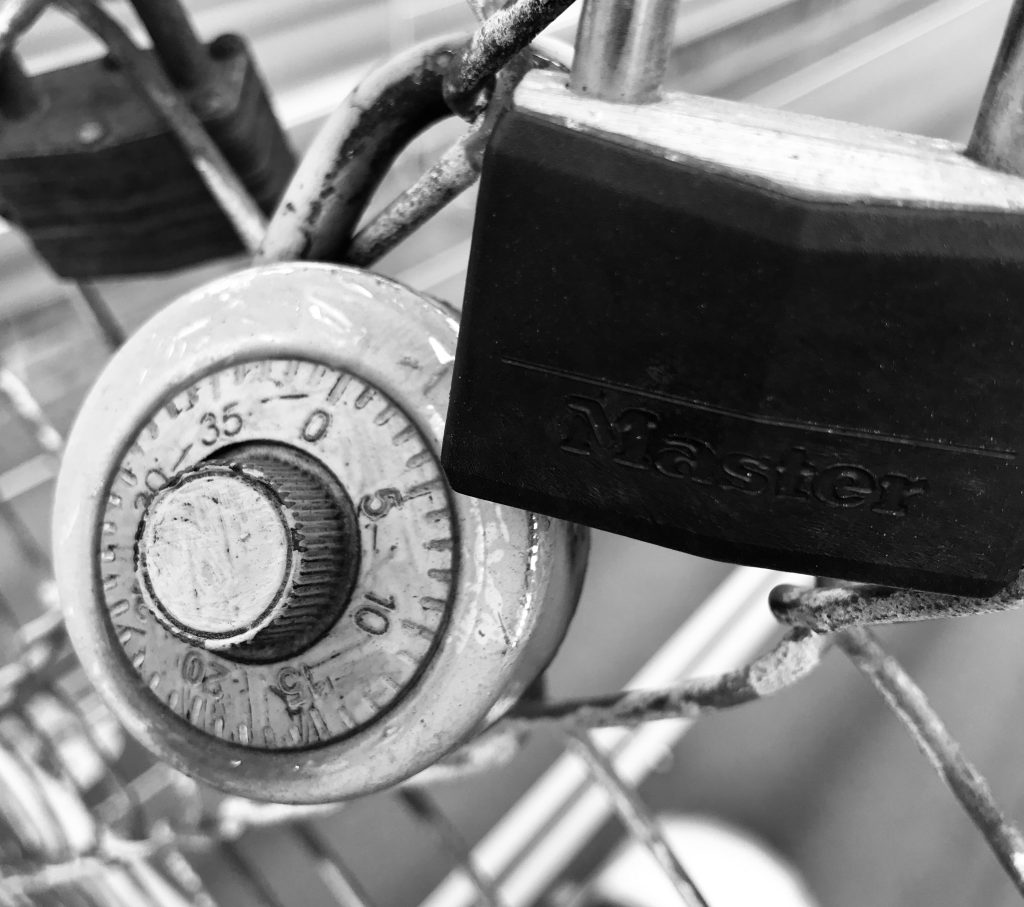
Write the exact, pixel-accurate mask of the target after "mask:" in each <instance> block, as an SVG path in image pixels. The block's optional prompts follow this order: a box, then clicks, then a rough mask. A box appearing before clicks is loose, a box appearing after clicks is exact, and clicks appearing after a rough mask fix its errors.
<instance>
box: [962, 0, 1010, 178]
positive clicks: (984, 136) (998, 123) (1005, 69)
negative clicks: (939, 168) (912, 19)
mask: <svg viewBox="0 0 1024 907" xmlns="http://www.w3.org/2000/svg"><path fill="white" fill-rule="evenodd" d="M966 154H967V156H968V157H970V158H973V159H974V160H976V161H978V163H981V164H984V165H985V166H986V167H991V168H992V169H993V170H1001V171H1003V172H1004V173H1012V174H1015V175H1016V176H1024V0H1015V2H1014V4H1013V9H1011V10H1010V16H1009V19H1008V20H1007V23H1006V30H1005V31H1004V32H1003V40H1002V43H1001V44H1000V45H999V50H998V52H997V53H996V61H995V63H994V65H993V67H992V75H991V76H989V81H988V86H987V87H986V88H985V94H984V97H983V98H982V101H981V109H980V110H979V111H978V118H977V119H976V120H975V122H974V131H973V133H972V134H971V140H970V141H969V142H968V143H967V151H966Z"/></svg>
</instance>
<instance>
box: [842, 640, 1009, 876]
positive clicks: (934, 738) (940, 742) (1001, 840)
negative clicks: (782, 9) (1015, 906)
mask: <svg viewBox="0 0 1024 907" xmlns="http://www.w3.org/2000/svg"><path fill="white" fill-rule="evenodd" d="M836 645H837V646H838V647H839V648H840V649H842V650H843V652H845V653H846V654H847V655H848V656H849V657H850V660H851V661H852V662H853V663H854V665H856V666H857V668H858V669H859V670H860V671H861V673H863V674H864V676H865V677H867V678H868V680H870V681H871V683H872V684H874V686H875V689H876V690H878V692H879V693H881V695H882V698H883V699H884V700H885V701H886V703H887V704H888V706H889V707H890V708H891V709H892V710H893V711H894V712H895V713H896V715H897V716H898V717H899V719H900V721H902V722H903V724H904V726H905V727H906V728H907V730H908V731H909V732H910V735H911V736H912V737H913V738H914V742H915V743H917V746H918V748H919V749H920V750H921V752H922V753H924V755H925V756H926V757H927V759H928V761H929V762H930V763H931V764H932V768H934V769H935V771H936V772H937V773H938V774H939V777H941V778H942V780H943V781H945V782H946V785H947V786H948V787H949V789H950V790H951V791H952V792H953V796H955V797H956V799H957V800H958V801H959V802H960V805H961V806H962V807H963V808H964V811H965V812H966V813H967V815H968V816H970V818H971V820H972V821H973V822H974V824H975V825H976V826H977V827H978V830H979V831H980V832H981V834H982V835H983V837H984V838H985V840H986V841H987V842H988V845H989V847H991V848H992V851H993V853H995V855H996V859H997V860H999V863H1000V864H1001V865H1002V867H1003V869H1005V870H1006V873H1007V875H1009V877H1010V879H1011V880H1012V881H1013V884H1014V885H1016V887H1017V890H1018V891H1019V892H1020V893H1021V894H1022V895H1024V834H1021V831H1020V829H1019V828H1018V827H1017V826H1016V825H1014V824H1013V823H1012V822H1010V821H1009V820H1008V819H1007V818H1006V817H1005V816H1004V815H1003V813H1002V811H1001V810H1000V809H999V806H998V804H997V803H996V802H995V799H994V798H993V796H992V791H991V790H990V789H989V786H988V782H987V781H986V780H985V779H984V777H982V775H981V773H980V772H979V771H978V770H977V769H976V768H975V767H974V765H973V764H972V763H971V762H970V760H969V759H968V758H967V757H966V756H965V755H964V754H963V752H962V751H961V750H960V745H959V744H958V743H957V742H956V740H955V739H953V736H952V735H951V734H950V733H949V731H948V730H946V726H945V725H944V724H943V723H942V719H940V718H939V716H938V715H937V714H936V713H935V711H934V710H933V709H932V707H931V706H930V705H929V704H928V700H927V698H926V697H925V695H924V693H923V692H922V691H921V689H920V687H918V686H917V684H915V683H914V681H913V680H911V678H910V676H909V675H908V674H907V673H906V672H905V671H904V670H903V668H902V667H901V666H900V664H899V662H897V661H896V659H894V658H893V657H892V656H891V655H889V654H887V653H886V651H885V650H884V649H883V648H882V647H881V646H880V645H879V644H878V641H877V640H876V639H875V638H874V637H873V636H872V635H871V634H870V632H869V631H867V630H865V629H863V628H857V629H849V630H845V631H843V632H842V633H839V634H838V635H837V636H836Z"/></svg>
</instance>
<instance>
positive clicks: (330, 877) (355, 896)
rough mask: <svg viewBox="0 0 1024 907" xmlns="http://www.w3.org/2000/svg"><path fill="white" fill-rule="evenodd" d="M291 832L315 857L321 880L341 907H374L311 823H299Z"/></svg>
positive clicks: (349, 871)
mask: <svg viewBox="0 0 1024 907" xmlns="http://www.w3.org/2000/svg"><path fill="white" fill-rule="evenodd" d="M291 831H292V833H293V834H294V835H295V836H296V837H297V838H298V839H299V840H300V841H301V842H302V844H303V845H304V846H305V847H306V849H307V850H308V851H309V852H310V853H311V854H312V855H313V858H314V859H315V860H316V868H317V872H318V873H319V875H320V878H321V879H322V880H323V883H324V884H325V885H326V886H327V887H328V888H329V889H330V891H331V895H332V896H333V897H334V899H335V900H336V901H337V902H338V904H339V905H341V907H373V901H371V900H370V897H369V895H368V894H367V893H366V892H365V891H364V890H363V886H362V885H361V884H360V883H359V881H358V880H357V879H356V877H355V876H354V875H353V874H352V871H351V870H350V869H349V868H348V867H347V866H346V865H345V864H344V863H342V862H341V860H340V859H338V856H337V854H334V853H331V851H330V850H329V849H328V848H327V846H326V845H325V844H324V842H323V839H322V838H321V837H320V834H319V833H318V832H317V831H316V829H314V828H313V826H312V825H311V824H310V823H309V822H299V823H298V824H296V825H293V826H292V828H291Z"/></svg>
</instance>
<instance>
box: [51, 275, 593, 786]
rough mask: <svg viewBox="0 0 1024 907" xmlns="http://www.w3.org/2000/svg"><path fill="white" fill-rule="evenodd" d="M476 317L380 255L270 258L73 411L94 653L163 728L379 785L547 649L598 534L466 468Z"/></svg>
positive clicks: (79, 535) (76, 607) (79, 640)
mask: <svg viewBox="0 0 1024 907" xmlns="http://www.w3.org/2000/svg"><path fill="white" fill-rule="evenodd" d="M456 329H457V325H456V322H455V321H454V319H453V317H452V313H451V311H450V310H448V309H446V308H444V307H443V306H442V305H439V304H438V303H437V302H435V301H434V300H431V299H428V298H425V297H423V296H420V295H419V294H417V293H415V292H413V291H412V290H410V289H408V288H407V287H403V286H401V285H400V284H397V283H394V282H393V281H389V280H386V279H384V278H381V277H378V276H377V275H373V274H369V273H367V272H365V271H360V270H357V269H352V268H343V267H334V266H328V265H317V264H309V263H297V264H287V265H271V266H263V267H258V268H253V269H250V270H248V271H243V272H240V273H238V274H235V275H232V276H230V277H227V278H223V279H221V280H218V281H214V282H213V283H211V284H208V285H207V286H205V287H203V288H201V289H199V290H197V291H195V292H193V293H191V294H188V295H187V296H185V297H183V298H182V299H180V300H178V301H177V302H175V303H172V304H171V305H170V306H168V307H167V308H166V309H165V310H164V311H162V312H161V313H160V314H158V315H157V316H156V317H154V318H153V319H152V320H151V321H150V322H148V323H147V324H145V325H143V327H142V328H140V329H139V331H138V332H137V333H136V334H135V335H134V336H133V337H132V338H130V339H129V341H128V342H127V343H126V344H125V345H124V346H123V347H122V348H121V350H120V351H119V352H118V353H117V354H116V355H115V357H114V358H113V359H112V360H111V362H110V364H109V365H108V366H107V368H106V369H105V370H104V372H103V374H102V375H101V376H100V377H99V379H98V380H97V382H96V384H95V386H94V387H93V389H92V390H91V391H90V394H89V397H88V398H87V399H86V401H85V403H84V404H83V407H82V410H81V412H80V414H79V417H78V420H77V421H76V424H75V426H74V429H73V430H72V432H71V434H70V436H69V439H68V444H67V448H66V452H65V455H64V463H63V466H62V470H61V475H60V478H59V480H58V483H57V493H56V500H55V506H54V552H55V567H56V573H57V579H58V585H59V588H60V594H61V600H62V605H63V608H64V612H65V616H66V619H67V624H68V630H69V635H70V637H71V641H72V643H73V645H74V646H75V649H76V651H77V652H78V654H79V656H80V658H81V660H82V664H83V666H84V667H85V669H86V672H87V673H88V675H89V677H90V679H91V680H92V682H93V683H94V685H95V686H96V688H97V689H98V690H99V691H100V692H101V693H102V694H103V696H104V698H105V699H106V701H107V702H108V704H109V705H110V706H111V708H112V710H113V711H114V713H115V714H116V715H117V717H118V718H119V719H120V720H121V721H122V722H123V724H124V725H125V727H126V728H127V729H128V730H129V731H130V732H131V733H132V734H133V735H134V736H135V737H136V738H137V739H139V740H140V741H141V742H143V743H144V744H145V745H146V746H147V747H149V748H150V749H151V750H152V751H153V752H154V753H156V754H157V755H159V756H160V757H162V758H164V759H166V760H168V761H170V762H171V763H172V764H174V765H175V766H176V767H178V768H179V769H181V770H183V771H185V772H187V773H189V774H191V775H194V776H196V777H198V778H201V779H203V780H204V781H207V782H208V783H210V784H212V785H214V786H217V787H219V788H221V789H223V790H226V791H230V792H233V793H238V794H242V795H245V796H249V797H255V798H259V799H271V800H278V801H289V802H322V801H324V800H332V799H338V798H345V797H352V796H359V795H362V794H365V793H368V792H370V791H373V790H378V789H380V788H383V787H386V786H389V785H392V784H395V783H397V782H399V781H401V780H402V779H404V778H408V777H410V776H411V775H414V774H416V773H417V772H420V771H422V770H423V769H425V768H427V767H428V766H430V765H431V764H433V763H434V762H436V761H437V760H438V759H440V758H442V757H444V756H445V755H446V754H447V753H449V752H451V751H452V750H453V748H455V747H457V746H459V745H460V744H462V743H465V742H467V741H468V740H469V739H471V738H472V736H473V735H474V734H475V733H477V732H479V730H480V729H481V728H482V727H485V726H486V724H487V722H488V721H491V720H493V719H494V718H495V717H497V716H499V715H500V714H502V712H503V711H504V710H506V709H507V708H508V707H509V706H510V705H511V703H512V702H514V701H515V699H516V697H517V696H519V695H520V694H521V693H522V691H523V690H524V689H525V688H526V687H527V685H528V684H529V683H530V682H531V681H532V680H533V679H534V678H535V677H536V676H537V674H538V672H539V671H540V670H541V669H542V668H543V667H544V666H545V665H546V664H547V663H548V661H549V660H550V658H551V657H552V655H553V653H554V651H555V649H556V648H557V646H558V643H559V641H560V640H561V638H562V635H563V634H564V632H565V629H566V626H567V624H568V621H569V618H570V616H571V614H572V612H573V609H574V607H575V603H576V599H577V596H578V593H579V589H580V585H581V583H582V577H583V568H584V565H585V563H586V548H587V545H586V534H585V532H581V531H578V530H577V529H576V528H575V527H572V526H570V525H568V524H565V523H561V522H559V521H557V520H550V519H547V518H544V517H538V516H536V515H534V514H530V513H527V512H525V511H521V510H515V509H513V508H507V507H502V506H500V505H495V504H491V503H488V502H486V501H480V500H476V499H474V498H469V497H466V496H464V495H459V494H455V493H453V492H452V491H451V490H450V488H449V487H448V485H447V482H446V481H445V479H444V477H443V475H442V473H441V471H440V469H439V466H438V460H437V452H438V450H439V448H440V443H441V437H442V433H443V429H444V419H445V414H446V411H447V403H448V392H449V388H450V380H451V370H452V363H453V361H454V350H455V341H456Z"/></svg>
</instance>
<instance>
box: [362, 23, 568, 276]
mask: <svg viewBox="0 0 1024 907" xmlns="http://www.w3.org/2000/svg"><path fill="white" fill-rule="evenodd" d="M532 49H533V50H534V51H535V55H523V56H522V58H516V60H514V61H511V62H510V63H509V65H508V66H506V68H505V69H504V71H503V72H502V73H501V74H500V75H499V77H498V84H497V87H496V89H495V91H494V94H493V95H492V97H491V102H490V105H489V106H488V109H487V111H486V112H485V113H483V114H481V115H480V116H479V117H478V118H477V119H476V121H475V122H474V123H473V125H472V126H471V127H470V130H469V131H468V132H467V133H466V134H464V135H462V136H460V137H459V139H458V140H457V141H456V142H455V144H454V145H452V146H451V147H450V148H448V149H447V150H446V151H445V152H444V154H443V155H442V156H441V158H440V160H438V161H437V163H435V164H434V165H433V166H432V167H430V169H429V170H427V172H426V173H424V174H423V175H422V176H421V177H420V178H419V179H418V180H417V181H416V182H415V183H414V184H413V185H412V186H410V187H409V188H408V189H406V190H405V191H404V192H403V193H402V194H401V195H399V196H398V197H397V198H396V199H394V200H393V201H392V202H390V203H389V204H388V205H387V206H386V207H385V208H384V209H383V210H382V211H381V212H379V213H378V214H377V215H376V216H375V217H374V219H373V220H372V221H371V222H370V223H368V224H367V225H366V226H365V227H363V229H362V230H360V231H359V232H358V233H357V234H356V235H355V237H354V238H353V239H352V242H351V244H350V245H349V247H348V251H347V252H346V253H345V256H344V257H345V261H346V262H348V263H350V264H354V265H361V266H364V267H365V266H369V265H371V264H373V263H374V262H376V261H377V260H378V259H380V258H382V257H383V256H384V255H386V254H387V253H388V252H390V251H391V250H392V249H393V248H394V247H395V246H397V245H398V243H400V242H401V241H402V240H403V239H405V238H406V237H407V236H409V235H410V234H411V233H413V232H414V231H415V230H417V229H418V228H419V227H421V226H422V225H423V224H425V223H426V222H427V221H428V220H430V218H432V217H433V216H434V215H435V214H437V213H438V212H439V211H440V210H441V209H442V208H444V207H445V206H446V205H447V204H448V203H449V202H451V201H452V200H453V199H455V198H457V197H458V196H459V195H460V194H461V193H463V192H465V191H466V189H468V188H469V187H470V186H472V185H473V183H475V182H476V180H477V178H478V177H479V176H480V170H481V168H482V166H483V155H484V147H485V145H486V144H487V141H488V139H489V137H490V134H491V132H492V130H493V128H494V125H495V123H496V122H497V120H498V118H499V116H500V113H501V111H502V109H503V108H504V107H505V106H506V105H507V103H509V102H510V101H511V96H512V92H513V91H514V90H515V87H516V85H518V84H519V82H520V81H521V80H522V78H523V76H525V75H526V73H527V72H528V71H529V69H530V67H531V66H533V65H544V64H547V65H551V66H558V67H564V68H566V69H568V66H569V64H570V63H571V60H572V51H571V50H570V49H569V48H568V46H567V45H564V44H563V42H561V41H554V40H544V39H541V40H539V41H537V42H536V46H533V47H532Z"/></svg>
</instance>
